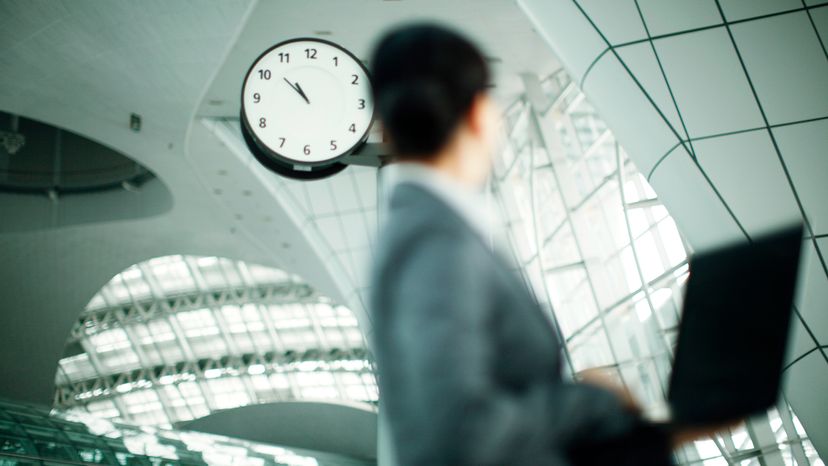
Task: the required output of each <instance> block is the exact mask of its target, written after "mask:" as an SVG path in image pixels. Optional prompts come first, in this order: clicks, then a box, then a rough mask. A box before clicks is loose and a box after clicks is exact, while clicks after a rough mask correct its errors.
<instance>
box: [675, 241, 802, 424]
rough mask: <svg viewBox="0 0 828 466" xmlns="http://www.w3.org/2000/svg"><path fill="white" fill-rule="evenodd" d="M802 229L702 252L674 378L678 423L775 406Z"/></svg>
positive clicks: (693, 273) (693, 265)
mask: <svg viewBox="0 0 828 466" xmlns="http://www.w3.org/2000/svg"><path fill="white" fill-rule="evenodd" d="M801 243H802V227H801V226H797V227H794V228H788V229H785V230H783V231H780V232H777V233H773V234H770V235H767V236H763V237H760V238H756V239H754V241H753V242H752V243H744V244H739V245H734V246H728V247H724V248H721V249H718V250H714V251H710V252H707V253H703V254H699V255H697V256H694V257H693V258H692V259H691V261H690V279H689V281H688V284H687V290H686V296H685V301H684V312H683V316H682V321H681V324H680V328H679V337H678V345H677V347H676V353H675V359H674V364H673V373H672V379H671V381H670V392H669V397H668V398H669V402H670V407H671V410H672V420H673V423H678V424H691V425H692V424H710V423H715V422H727V421H732V420H736V419H741V418H744V417H745V416H747V415H750V414H753V413H755V412H759V411H763V410H765V409H767V408H769V407H770V406H772V405H773V404H774V403H775V402H776V400H777V397H778V393H779V384H780V379H781V371H782V364H783V359H784V356H785V349H786V346H787V339H788V328H789V324H790V318H791V314H792V312H791V311H792V305H793V296H794V289H795V285H796V277H797V272H798V268H799V267H798V264H799V254H800V246H801Z"/></svg>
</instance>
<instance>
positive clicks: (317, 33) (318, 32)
mask: <svg viewBox="0 0 828 466" xmlns="http://www.w3.org/2000/svg"><path fill="white" fill-rule="evenodd" d="M313 33H314V34H316V35H317V36H332V35H333V32H331V31H313Z"/></svg>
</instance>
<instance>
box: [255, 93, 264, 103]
mask: <svg viewBox="0 0 828 466" xmlns="http://www.w3.org/2000/svg"><path fill="white" fill-rule="evenodd" d="M261 101H262V96H261V94H259V93H258V92H257V93H255V94H253V103H254V104H257V103H259V102H261Z"/></svg>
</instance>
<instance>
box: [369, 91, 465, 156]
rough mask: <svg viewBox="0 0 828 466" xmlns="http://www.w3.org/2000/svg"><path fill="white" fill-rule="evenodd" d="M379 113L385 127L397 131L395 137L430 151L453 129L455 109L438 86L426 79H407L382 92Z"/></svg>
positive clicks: (448, 97) (445, 93)
mask: <svg viewBox="0 0 828 466" xmlns="http://www.w3.org/2000/svg"><path fill="white" fill-rule="evenodd" d="M378 101H379V105H380V108H379V111H380V113H381V114H382V115H383V116H384V119H385V121H386V124H388V125H390V126H393V127H394V128H398V130H397V131H398V132H399V133H400V134H397V137H400V138H401V139H404V140H406V141H412V140H417V141H419V144H417V145H419V146H421V147H423V148H426V147H428V148H430V147H435V146H438V145H439V144H440V143H441V142H443V141H444V140H445V139H446V137H447V136H448V134H449V133H450V132H451V130H453V129H454V128H453V127H454V123H456V122H454V121H452V120H454V114H455V113H456V112H455V109H452V108H451V104H450V102H451V99H450V96H449V95H448V94H447V92H446V90H445V89H443V87H442V86H441V85H440V83H438V82H435V81H433V80H428V79H411V80H405V81H401V82H398V83H395V84H394V85H393V86H391V87H389V88H387V89H385V90H384V92H383V93H382V95H381V96H380V98H379V99H378Z"/></svg>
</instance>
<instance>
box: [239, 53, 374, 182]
mask: <svg viewBox="0 0 828 466" xmlns="http://www.w3.org/2000/svg"><path fill="white" fill-rule="evenodd" d="M371 96H372V89H371V79H370V76H369V75H368V71H367V70H366V68H365V66H364V65H363V64H362V62H361V61H360V60H359V59H358V58H356V57H355V56H354V55H353V54H352V53H351V52H349V51H348V50H346V49H344V48H342V47H340V46H339V45H337V44H335V43H333V42H329V41H326V40H321V39H315V38H301V39H292V40H288V41H285V42H281V43H279V44H276V45H274V46H273V47H271V48H269V49H268V50H266V51H265V52H264V53H262V54H261V55H259V57H258V58H257V59H256V60H255V61H254V62H253V65H252V66H251V67H250V69H249V70H248V72H247V75H246V76H245V79H244V85H243V86H242V98H241V102H242V106H241V128H242V134H243V136H244V139H245V142H246V143H247V146H248V148H249V149H250V151H251V152H252V153H253V155H254V156H255V157H256V159H257V160H258V161H259V162H260V163H261V164H263V165H264V166H266V167H267V168H269V169H271V170H273V171H275V172H277V173H279V174H281V175H284V176H288V177H291V178H299V179H318V178H323V177H325V176H330V175H332V174H334V173H337V172H339V171H341V170H343V169H344V168H345V167H346V165H345V164H344V163H342V159H343V158H344V157H347V156H348V155H349V154H351V153H353V152H354V151H355V150H357V149H358V148H359V147H360V146H361V145H362V144H364V142H365V140H366V138H367V137H368V131H369V129H370V128H371V124H372V123H373V121H374V103H373V100H372V98H371Z"/></svg>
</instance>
